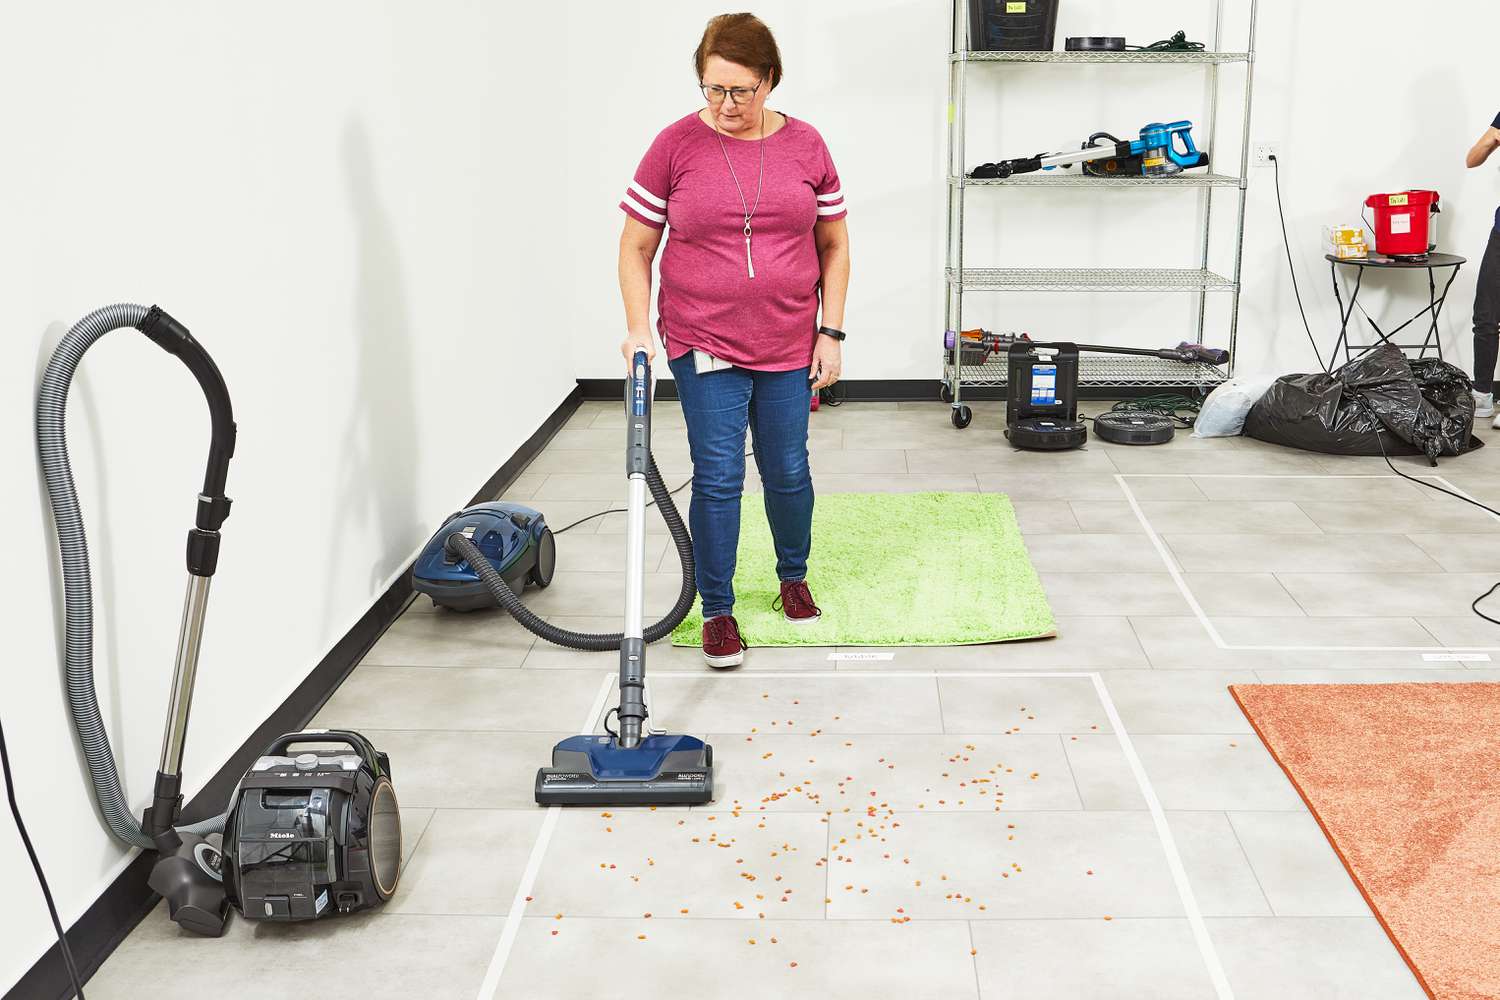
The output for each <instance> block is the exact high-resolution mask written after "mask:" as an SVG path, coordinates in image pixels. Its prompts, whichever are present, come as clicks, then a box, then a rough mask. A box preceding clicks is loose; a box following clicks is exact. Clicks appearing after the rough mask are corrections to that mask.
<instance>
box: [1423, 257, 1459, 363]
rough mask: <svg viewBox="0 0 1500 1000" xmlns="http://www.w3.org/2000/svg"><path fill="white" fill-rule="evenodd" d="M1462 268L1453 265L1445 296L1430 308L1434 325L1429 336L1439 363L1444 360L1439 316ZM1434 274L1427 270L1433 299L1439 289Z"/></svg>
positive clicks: (1436, 300) (1424, 343)
mask: <svg viewBox="0 0 1500 1000" xmlns="http://www.w3.org/2000/svg"><path fill="white" fill-rule="evenodd" d="M1461 266H1462V265H1460V264H1454V265H1453V270H1452V271H1451V272H1449V274H1448V281H1447V283H1445V284H1444V285H1443V294H1442V295H1439V296H1437V298H1435V299H1432V305H1431V306H1430V308H1431V309H1432V325H1431V326H1430V327H1428V334H1427V335H1428V338H1429V339H1431V341H1432V344H1433V346H1434V347H1436V348H1437V356H1438V360H1439V361H1442V360H1443V338H1442V337H1441V336H1440V335H1439V334H1438V316H1439V315H1440V314H1441V313H1442V311H1443V303H1444V302H1447V301H1448V289H1450V288H1452V287H1453V279H1454V278H1457V277H1458V269H1459V267H1461ZM1432 272H1433V268H1430V267H1429V268H1428V269H1427V294H1428V296H1429V297H1431V296H1432V295H1433V293H1434V292H1435V291H1436V289H1437V285H1436V283H1435V282H1434V281H1433V277H1432ZM1426 353H1427V343H1426V342H1425V341H1424V342H1423V344H1422V355H1424V356H1425V355H1426Z"/></svg>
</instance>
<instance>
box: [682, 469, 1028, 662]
mask: <svg viewBox="0 0 1500 1000" xmlns="http://www.w3.org/2000/svg"><path fill="white" fill-rule="evenodd" d="M807 583H808V586H809V587H811V588H812V593H813V599H814V600H816V601H817V602H818V607H819V609H821V610H822V612H823V616H822V618H821V619H820V620H819V621H818V622H816V623H814V624H811V625H793V624H791V623H790V622H788V621H786V619H784V618H783V617H782V616H781V613H780V612H779V611H773V610H771V607H772V604H773V603H774V602H775V601H776V598H777V597H778V596H779V594H780V591H779V590H778V584H777V580H776V554H775V551H774V550H773V549H772V547H771V529H770V525H769V524H767V522H766V511H765V507H764V505H763V502H762V500H761V497H760V495H759V494H750V495H747V496H746V497H745V506H744V513H743V515H742V518H741V524H740V550H739V562H738V564H737V567H736V571H735V576H734V591H735V609H734V612H735V618H736V619H737V620H738V621H739V623H740V631H741V632H742V633H743V634H744V636H745V641H746V642H747V643H749V644H750V646H751V648H754V647H756V646H961V645H967V644H971V643H982V642H1006V641H1009V640H1012V639H1034V638H1039V637H1042V636H1051V635H1056V634H1057V623H1056V622H1055V621H1054V620H1053V618H1052V609H1051V608H1050V607H1049V606H1048V604H1047V597H1046V595H1045V594H1044V593H1043V592H1042V584H1041V581H1040V580H1038V579H1037V575H1036V570H1035V569H1033V568H1032V565H1031V559H1030V557H1029V556H1028V555H1027V554H1026V546H1025V545H1024V544H1023V543H1022V541H1021V531H1020V528H1019V527H1018V526H1017V525H1016V513H1015V510H1014V509H1013V508H1012V507H1011V505H1010V499H1009V498H1008V497H1005V496H1003V495H1000V494H997V493H899V494H891V493H825V494H823V495H821V496H819V497H818V498H817V502H816V505H815V507H814V509H813V546H812V558H811V559H810V560H809V562H808V568H807ZM702 627H703V606H702V603H701V601H700V602H699V603H696V604H694V606H693V610H692V613H691V614H689V615H688V617H687V620H685V621H684V622H683V623H682V624H681V625H679V626H678V627H677V629H676V630H675V631H674V632H673V633H672V643H673V645H677V646H696V645H698V643H699V642H701V641H702V638H701V634H702Z"/></svg>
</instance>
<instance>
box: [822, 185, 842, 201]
mask: <svg viewBox="0 0 1500 1000" xmlns="http://www.w3.org/2000/svg"><path fill="white" fill-rule="evenodd" d="M843 196H844V190H843V188H835V189H834V190H832V191H830V192H828V193H827V194H820V195H818V200H819V201H838V200H839V199H840V198H842V197H843Z"/></svg>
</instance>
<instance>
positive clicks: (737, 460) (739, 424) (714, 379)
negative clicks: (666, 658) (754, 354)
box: [669, 352, 813, 620]
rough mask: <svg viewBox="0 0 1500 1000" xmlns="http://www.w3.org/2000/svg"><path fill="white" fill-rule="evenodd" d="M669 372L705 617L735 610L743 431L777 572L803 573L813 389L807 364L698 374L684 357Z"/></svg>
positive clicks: (808, 544) (808, 537)
mask: <svg viewBox="0 0 1500 1000" xmlns="http://www.w3.org/2000/svg"><path fill="white" fill-rule="evenodd" d="M669 367H671V369H672V375H673V377H674V378H675V379H676V380H677V395H678V397H679V398H680V399H681V400H682V415H683V418H684V419H685V420H686V421H687V434H688V448H689V449H690V450H691V452H692V457H693V499H692V503H691V504H690V505H689V507H688V525H689V529H690V530H691V531H692V533H693V559H694V561H695V562H696V563H697V564H698V565H697V571H698V593H699V595H700V596H701V597H702V598H703V617H704V619H705V620H706V619H709V618H713V617H715V616H717V615H727V614H733V613H734V567H735V557H736V555H737V554H738V549H739V543H740V498H741V495H742V494H743V493H744V492H745V428H746V427H747V426H748V427H749V429H750V440H751V447H752V448H753V449H754V452H755V465H756V468H757V469H759V470H760V481H761V486H762V488H763V490H764V493H765V502H766V520H767V521H769V522H770V525H771V539H772V541H773V542H774V544H775V547H776V575H777V576H778V577H779V578H780V579H782V580H783V581H796V580H801V579H803V578H804V577H805V576H806V575H807V555H808V552H809V551H810V550H811V549H812V512H813V487H812V472H811V470H810V469H809V468H808V465H807V411H808V407H809V406H810V405H811V402H812V390H811V389H810V388H809V385H808V370H807V369H806V368H799V369H796V370H794V371H789V372H759V371H751V370H750V369H748V368H728V369H721V370H720V371H716V372H705V373H704V374H702V375H699V374H698V373H697V370H696V369H695V367H694V365H693V355H692V352H689V353H687V354H684V355H683V356H682V357H680V358H678V359H676V360H675V361H671V362H669Z"/></svg>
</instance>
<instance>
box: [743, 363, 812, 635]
mask: <svg viewBox="0 0 1500 1000" xmlns="http://www.w3.org/2000/svg"><path fill="white" fill-rule="evenodd" d="M752 377H753V378H754V382H755V390H754V393H753V395H752V397H751V400H750V433H751V440H752V441H753V445H754V451H755V465H756V468H757V469H758V470H759V471H760V480H761V485H762V489H763V494H764V500H765V507H766V520H767V522H769V524H770V526H771V540H772V543H773V545H774V546H775V549H776V576H777V577H778V578H779V579H780V581H781V583H782V584H783V586H782V595H783V604H787V603H788V601H787V598H786V594H787V586H786V585H787V584H795V583H799V582H801V581H804V580H805V579H806V577H807V557H808V554H809V553H810V552H811V551H812V514H813V485H812V470H811V468H810V467H809V465H808V457H807V424H808V409H809V407H810V405H811V402H812V391H811V389H810V388H809V387H808V386H809V383H808V370H807V369H806V368H800V369H797V370H795V371H787V372H754V373H753V376H752ZM790 603H791V604H792V606H791V607H790V608H784V609H783V610H784V613H786V614H787V617H788V618H789V619H790V620H794V621H811V620H816V618H817V609H816V608H815V607H813V606H812V605H811V600H810V599H807V600H806V601H805V602H804V603H806V604H807V607H806V608H805V609H802V610H800V611H799V609H798V608H797V606H796V605H797V603H798V602H797V601H795V600H793V601H792V602H790Z"/></svg>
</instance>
